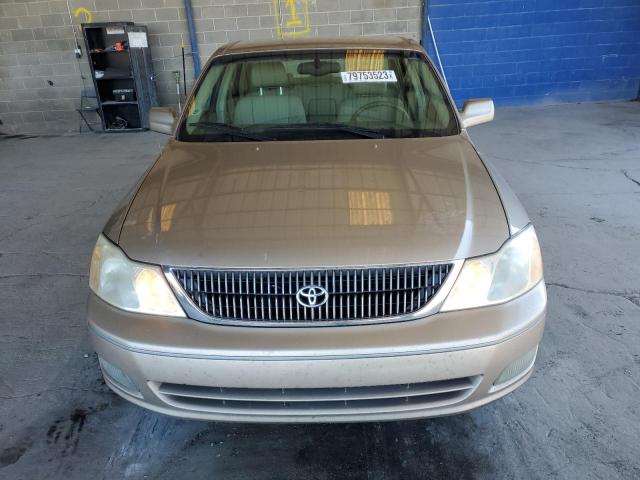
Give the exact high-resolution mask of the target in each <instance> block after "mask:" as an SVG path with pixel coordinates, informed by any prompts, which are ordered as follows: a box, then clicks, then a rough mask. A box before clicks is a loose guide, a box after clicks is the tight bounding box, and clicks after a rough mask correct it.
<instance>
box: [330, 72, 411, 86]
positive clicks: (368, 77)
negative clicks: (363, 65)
mask: <svg viewBox="0 0 640 480" xmlns="http://www.w3.org/2000/svg"><path fill="white" fill-rule="evenodd" d="M340 75H341V76H342V83H363V82H397V81H398V80H397V79H396V72H394V71H393V70H361V71H355V72H340Z"/></svg>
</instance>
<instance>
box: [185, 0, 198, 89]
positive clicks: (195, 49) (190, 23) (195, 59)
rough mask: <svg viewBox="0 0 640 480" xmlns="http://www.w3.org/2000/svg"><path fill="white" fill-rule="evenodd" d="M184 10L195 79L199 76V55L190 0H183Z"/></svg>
mask: <svg viewBox="0 0 640 480" xmlns="http://www.w3.org/2000/svg"><path fill="white" fill-rule="evenodd" d="M184 9H185V12H186V14H187V25H188V27H189V41H190V42H191V57H193V73H194V77H195V78H197V77H198V75H200V53H199V52H198V37H197V36H196V27H195V24H194V22H193V7H192V6H191V0H184Z"/></svg>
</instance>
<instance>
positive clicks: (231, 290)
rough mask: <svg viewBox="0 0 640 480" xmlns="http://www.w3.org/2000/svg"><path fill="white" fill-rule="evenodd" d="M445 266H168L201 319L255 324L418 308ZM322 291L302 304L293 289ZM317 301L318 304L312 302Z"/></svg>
mask: <svg viewBox="0 0 640 480" xmlns="http://www.w3.org/2000/svg"><path fill="white" fill-rule="evenodd" d="M451 268H452V265H451V264H443V265H422V266H398V267H380V268H352V269H344V270H343V269H340V270H337V269H325V270H298V271H256V270H244V271H231V270H204V269H179V268H172V269H171V273H172V274H173V275H174V276H175V278H176V280H177V281H178V283H179V284H180V285H181V286H182V288H183V289H184V291H185V292H186V294H187V295H188V296H189V297H190V298H191V300H192V301H193V303H194V304H195V305H196V306H197V307H198V309H199V310H200V311H201V312H202V313H204V314H205V315H206V316H207V317H211V318H212V319H221V320H234V321H252V322H258V323H261V322H263V323H266V322H269V323H272V322H275V323H301V322H327V321H332V322H335V321H346V322H348V321H357V320H375V319H384V318H388V317H396V316H402V315H406V314H410V313H412V312H415V311H417V310H419V309H421V308H423V307H424V306H425V305H426V304H427V302H429V300H430V299H431V298H432V297H433V296H434V295H435V293H436V292H437V291H438V289H439V288H440V286H441V285H442V283H443V282H444V281H445V279H446V278H447V275H448V274H449V271H450V270H451ZM307 286H318V287H321V288H323V289H324V290H326V292H327V295H326V297H325V296H323V297H324V298H322V300H325V299H326V301H325V303H324V304H322V305H320V306H315V307H310V306H304V305H302V304H301V303H300V302H298V301H297V298H296V295H297V293H298V292H299V290H300V289H301V288H303V287H307ZM318 303H319V302H318Z"/></svg>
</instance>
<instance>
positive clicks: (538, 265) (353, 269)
mask: <svg viewBox="0 0 640 480" xmlns="http://www.w3.org/2000/svg"><path fill="white" fill-rule="evenodd" d="M492 118H493V103H492V102H491V100H486V99H481V100H473V101H469V102H467V103H466V104H465V106H464V108H463V109H462V111H461V112H457V111H456V109H455V108H454V104H453V102H452V99H451V97H450V95H449V93H448V92H447V91H446V89H445V88H444V87H443V84H442V81H441V79H440V78H439V76H438V74H437V73H436V71H435V69H434V67H433V65H432V63H431V62H430V60H429V59H428V58H427V56H426V54H425V52H424V50H423V49H422V48H421V47H420V46H419V45H418V44H416V43H415V42H413V41H409V40H405V39H401V38H352V39H347V38H344V39H313V40H296V41H289V42H285V41H270V42H260V43H251V42H239V43H234V44H231V45H228V46H225V47H222V48H221V49H219V50H218V51H217V52H216V53H215V54H214V55H213V56H212V58H211V59H210V61H209V62H208V64H207V65H206V66H205V68H204V69H203V73H202V74H201V76H200V78H199V79H198V81H197V83H196V85H195V86H194V88H193V92H192V94H191V97H190V98H189V100H188V102H187V105H186V108H185V110H184V112H183V113H182V114H181V115H180V116H179V117H177V116H174V114H173V112H172V110H171V109H168V108H165V109H155V110H154V111H152V114H151V125H152V129H154V130H157V131H160V132H163V133H167V134H170V135H171V139H170V140H169V142H168V144H167V145H166V147H165V148H164V150H163V151H162V153H161V155H160V156H159V158H158V159H157V161H156V162H155V164H154V165H153V166H152V167H151V169H150V170H149V171H148V172H147V173H146V174H145V175H144V177H143V178H142V179H141V180H140V181H139V182H138V184H137V185H136V187H135V188H134V189H133V190H132V192H131V194H130V195H129V196H127V198H125V199H124V200H123V201H122V203H121V205H120V206H119V207H118V209H117V210H116V212H115V213H114V214H113V216H112V217H111V218H110V219H109V221H108V222H107V224H106V226H105V228H104V230H103V232H102V234H101V235H100V236H99V238H98V242H97V244H96V247H95V250H94V253H93V257H92V260H91V275H90V286H91V290H92V293H91V296H90V299H89V311H88V317H89V328H90V332H91V337H92V340H93V343H94V345H95V349H96V351H97V353H98V356H99V359H100V365H101V367H102V371H103V374H104V378H105V381H106V382H107V384H108V385H109V387H111V388H112V389H113V391H115V392H116V393H117V394H118V395H120V396H122V397H124V398H126V399H127V400H130V401H131V402H133V403H136V404H138V405H141V406H143V407H146V408H149V409H151V410H154V411H157V412H162V413H166V414H169V415H175V416H180V417H188V418H198V419H209V420H224V421H248V422H342V421H370V420H392V419H407V418H422V417H431V416H437V415H449V414H455V413H459V412H464V411H467V410H470V409H472V408H476V407H479V406H481V405H484V404H486V403H488V402H491V401H493V400H496V399H498V398H500V397H502V396H504V395H506V394H507V393H509V392H511V391H513V390H514V389H515V388H517V387H518V386H520V385H522V384H523V383H524V382H525V381H526V380H527V378H528V377H529V375H530V374H531V371H532V369H533V365H534V362H535V358H536V353H537V350H538V344H539V342H540V340H541V337H542V332H543V327H544V321H545V311H546V303H547V298H546V290H545V285H544V280H543V272H542V259H541V255H540V248H539V245H538V240H537V238H536V233H535V231H534V228H533V226H532V225H531V224H530V222H529V219H528V217H527V215H526V213H525V211H524V209H523V208H522V206H521V204H520V203H519V201H518V200H517V198H516V197H515V195H514V194H513V192H512V191H511V189H510V188H509V186H508V185H507V184H506V183H505V181H504V180H503V179H502V178H501V177H500V175H499V174H498V173H497V172H496V171H495V170H494V168H493V167H492V166H491V164H490V163H488V162H487V161H486V160H483V159H481V158H480V156H479V155H478V153H477V152H476V150H475V148H474V146H473V144H472V143H471V141H470V140H469V137H468V136H467V132H466V129H467V128H468V127H471V126H473V125H476V124H479V123H483V122H486V121H489V120H491V119H492Z"/></svg>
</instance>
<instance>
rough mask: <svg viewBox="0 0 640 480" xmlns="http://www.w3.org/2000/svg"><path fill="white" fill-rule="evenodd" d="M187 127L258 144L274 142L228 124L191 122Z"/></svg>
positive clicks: (264, 136)
mask: <svg viewBox="0 0 640 480" xmlns="http://www.w3.org/2000/svg"><path fill="white" fill-rule="evenodd" d="M188 126H189V127H202V128H206V129H208V130H216V131H218V132H220V133H222V134H226V135H235V136H236V137H242V138H248V139H250V140H257V141H260V142H265V141H270V140H276V139H275V138H273V137H269V136H267V135H261V134H259V133H254V132H249V131H247V130H245V129H243V128H240V127H236V126H234V125H229V124H228V123H217V122H193V123H189V124H188Z"/></svg>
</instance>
